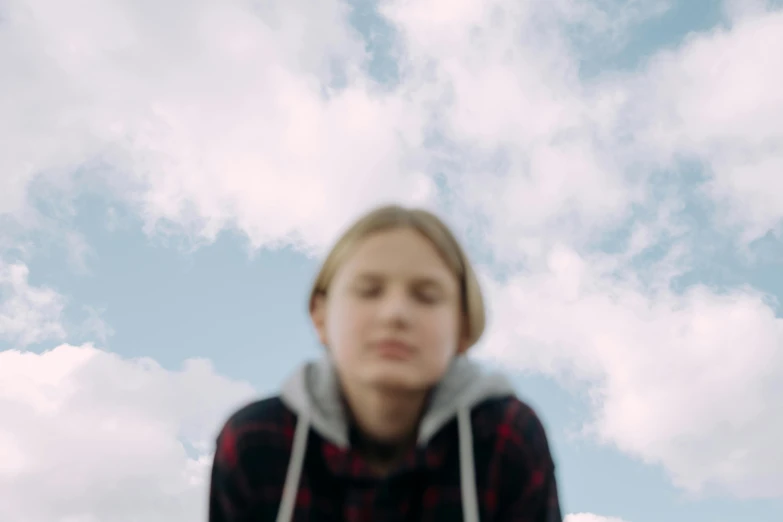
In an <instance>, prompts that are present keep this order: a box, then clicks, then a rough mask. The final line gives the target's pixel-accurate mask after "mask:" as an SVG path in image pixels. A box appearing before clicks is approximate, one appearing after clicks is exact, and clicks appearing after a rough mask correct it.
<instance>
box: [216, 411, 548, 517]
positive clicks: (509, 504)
mask: <svg viewBox="0 0 783 522" xmlns="http://www.w3.org/2000/svg"><path fill="white" fill-rule="evenodd" d="M472 424H473V439H474V440H473V443H474V460H475V466H476V489H477V492H478V497H479V509H480V517H481V522H490V521H494V522H562V516H561V514H560V507H559V502H558V496H557V486H556V483H555V474H554V464H553V461H552V458H551V455H550V452H549V447H548V443H547V439H546V435H545V433H544V428H543V426H542V425H541V422H540V421H539V419H538V417H537V416H536V414H535V413H534V412H533V410H531V409H530V408H529V407H528V406H527V405H525V404H524V403H522V402H520V401H519V400H518V399H516V398H512V397H509V398H504V399H490V400H487V401H485V402H483V403H482V404H480V405H478V406H477V407H475V408H474V409H473V412H472ZM295 428H296V415H295V414H294V413H292V412H291V411H290V410H288V409H287V408H286V406H284V405H283V403H282V402H281V400H280V399H279V398H272V399H266V400H263V401H259V402H255V403H253V404H251V405H249V406H246V407H245V408H243V409H241V410H240V411H238V412H237V413H235V414H234V415H233V416H232V417H231V418H230V419H229V421H228V422H227V423H226V425H225V426H224V428H223V430H222V431H221V433H220V435H219V437H218V439H217V450H216V452H215V460H214V463H213V467H212V479H211V480H212V483H211V490H210V500H209V522H251V521H253V522H265V521H274V520H275V517H276V515H277V510H278V506H279V503H280V499H281V496H282V490H283V483H284V481H285V475H286V470H287V467H288V460H289V457H290V453H291V447H292V443H293V436H294V430H295ZM461 520H462V499H461V494H460V477H459V447H458V434H457V422H456V419H455V420H452V421H451V422H450V423H449V424H447V425H446V426H445V427H444V428H443V429H441V430H440V432H439V433H438V434H437V435H436V436H435V437H434V438H433V439H432V440H431V442H430V443H429V444H428V445H427V447H426V448H420V449H417V450H414V451H411V453H410V454H409V455H408V456H407V458H406V460H405V462H404V463H403V464H402V465H401V466H400V467H399V468H398V469H397V471H395V472H394V473H392V474H391V475H389V476H387V477H384V478H377V477H375V476H373V474H372V472H371V471H370V469H369V468H368V466H367V465H366V463H365V462H364V461H363V460H362V458H361V457H360V456H359V455H357V454H356V452H354V451H351V450H350V449H348V450H344V449H340V448H338V447H336V446H335V445H333V444H331V443H330V442H327V441H326V440H324V439H323V438H322V437H321V436H320V435H319V434H318V433H317V432H316V431H314V430H311V432H310V435H309V437H308V447H307V453H306V457H305V463H304V468H303V470H302V476H301V480H300V483H299V491H298V494H297V498H296V508H295V510H294V515H293V521H295V522H300V521H319V522H320V521H335V522H336V521H346V522H370V521H373V522H386V521H388V522H391V521H416V522H419V521H433V522H435V521H437V522H444V521H447V522H452V521H454V522H456V521H461Z"/></svg>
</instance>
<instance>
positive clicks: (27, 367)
mask: <svg viewBox="0 0 783 522" xmlns="http://www.w3.org/2000/svg"><path fill="white" fill-rule="evenodd" d="M781 56H783V5H781V2H776V1H763V0H726V1H708V0H700V1H699V2H695V1H685V0H680V1H675V0H645V1H641V0H626V1H620V0H546V1H545V0H448V1H447V0H417V1H413V0H381V1H380V2H370V1H367V0H351V1H348V2H346V1H341V0H318V1H316V0H287V1H285V2H284V1H282V0H272V1H263V2H262V1H258V0H188V1H187V2H186V1H185V0H169V1H168V2H152V1H148V0H142V1H139V0H73V1H71V2H57V1H55V0H0V520H3V521H13V522H17V521H18V522H164V521H165V522H190V521H192V520H205V519H206V502H207V488H208V473H209V466H210V463H211V456H212V452H213V448H214V437H215V435H216V433H217V430H218V429H219V428H220V426H221V424H222V422H223V421H224V420H225V419H226V417H227V416H228V415H229V414H230V413H231V412H232V411H233V410H234V409H236V408H237V407H239V406H240V405H242V404H245V403H246V402H248V401H250V400H253V399H254V398H256V397H260V396H266V395H269V394H273V393H275V390H276V389H277V388H278V387H279V386H280V384H281V383H282V381H283V380H284V379H285V378H286V377H287V376H288V375H289V374H290V373H291V372H292V371H293V370H294V369H295V367H296V366H297V365H299V364H300V363H302V362H303V361H305V360H307V359H310V358H314V357H319V356H320V355H321V354H322V348H321V347H320V346H319V345H318V343H317V340H316V338H315V336H314V335H313V332H312V329H311V326H310V323H309V319H308V315H307V309H306V297H307V291H308V288H309V285H310V283H311V281H312V279H313V277H314V275H315V271H316V270H317V268H318V262H319V259H321V257H322V256H323V254H324V252H325V249H326V248H328V246H329V244H330V243H331V242H332V241H334V239H335V238H336V237H337V234H338V233H339V231H340V230H342V229H343V228H344V227H345V226H346V225H347V224H348V223H349V222H350V221H351V220H352V219H354V218H355V217H357V216H358V215H360V214H361V213H363V212H364V211H366V210H368V209H370V208H372V207H373V206H375V205H377V204H380V203H387V202H396V203H401V204H405V205H416V206H422V207H425V208H428V209H431V210H434V211H436V212H438V213H439V214H440V215H441V216H443V217H444V219H445V220H446V221H447V222H448V223H449V224H450V225H451V226H452V227H453V228H454V230H455V231H456V233H457V234H458V236H459V237H460V238H461V240H462V241H463V242H464V243H465V245H466V247H467V249H468V251H469V252H470V256H471V258H472V259H473V260H474V261H475V263H476V265H477V267H478V270H479V272H480V275H481V279H482V284H483V287H484V290H485V292H486V295H487V300H488V307H489V326H488V331H487V334H486V335H485V337H484V338H483V339H482V341H481V343H480V344H479V345H477V346H476V347H475V349H474V352H473V354H472V356H473V357H475V358H476V359H478V360H481V361H483V362H484V363H485V364H487V365H488V366H495V367H498V366H499V367H502V368H503V369H504V371H506V372H507V373H508V375H509V376H510V377H511V378H512V379H513V382H514V383H515V386H516V387H517V390H518V393H519V395H520V397H522V398H523V399H524V400H526V401H527V402H529V403H530V404H531V405H533V406H534V407H535V409H536V410H537V411H538V412H539V414H540V416H541V418H542V419H543V421H544V424H545V426H546V428H547V430H548V434H549V437H550V439H551V445H552V451H553V454H554V458H555V460H556V464H557V473H558V480H559V485H560V492H561V500H562V505H563V510H564V512H565V513H567V515H566V521H567V522H663V521H665V522H751V521H752V522H780V520H783V446H781V444H780V441H781V440H783V406H782V405H783V307H781V300H783V238H782V237H781V234H782V233H783V123H781V122H783V89H781V87H780V86H781V85H783V58H781Z"/></svg>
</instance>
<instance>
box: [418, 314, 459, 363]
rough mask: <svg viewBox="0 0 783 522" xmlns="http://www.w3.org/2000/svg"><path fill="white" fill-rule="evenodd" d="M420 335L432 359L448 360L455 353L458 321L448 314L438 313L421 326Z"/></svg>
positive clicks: (457, 339)
mask: <svg viewBox="0 0 783 522" xmlns="http://www.w3.org/2000/svg"><path fill="white" fill-rule="evenodd" d="M422 334H423V336H424V337H425V339H424V341H425V343H426V345H427V346H430V347H432V348H431V353H432V355H433V357H436V358H438V359H442V358H445V359H450V358H451V357H452V356H453V355H454V354H455V353H456V351H457V343H458V341H459V335H458V334H459V321H458V320H457V318H456V317H454V316H453V315H452V314H449V313H440V314H436V315H435V316H433V317H431V318H429V320H428V321H425V322H423V324H422Z"/></svg>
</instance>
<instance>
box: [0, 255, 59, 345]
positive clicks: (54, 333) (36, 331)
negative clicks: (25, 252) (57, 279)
mask: <svg viewBox="0 0 783 522" xmlns="http://www.w3.org/2000/svg"><path fill="white" fill-rule="evenodd" d="M28 276H29V270H28V268H27V266H26V265H24V264H21V263H14V264H7V263H4V262H3V261H2V259H0V340H2V341H7V342H9V343H11V344H12V345H14V346H20V347H24V346H27V345H30V344H34V343H39V342H42V341H47V340H50V339H62V338H63V337H64V336H65V328H64V327H63V325H62V318H61V316H62V311H63V307H64V299H63V297H62V296H61V295H60V294H58V293H57V292H55V291H54V290H52V289H49V288H45V287H37V286H31V285H30V283H29V281H28Z"/></svg>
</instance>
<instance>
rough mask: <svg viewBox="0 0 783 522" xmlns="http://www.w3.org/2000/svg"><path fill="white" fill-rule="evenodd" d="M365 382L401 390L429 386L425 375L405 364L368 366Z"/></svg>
mask: <svg viewBox="0 0 783 522" xmlns="http://www.w3.org/2000/svg"><path fill="white" fill-rule="evenodd" d="M364 376H365V382H367V384H369V385H371V386H378V387H380V388H399V389H401V390H411V391H413V390H422V389H426V388H429V386H430V385H428V384H427V379H425V378H424V376H422V375H419V373H418V372H417V371H416V370H415V369H412V368H411V367H410V365H405V364H400V365H397V364H383V365H378V366H376V367H374V368H367V371H366V372H365V375H364Z"/></svg>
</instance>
